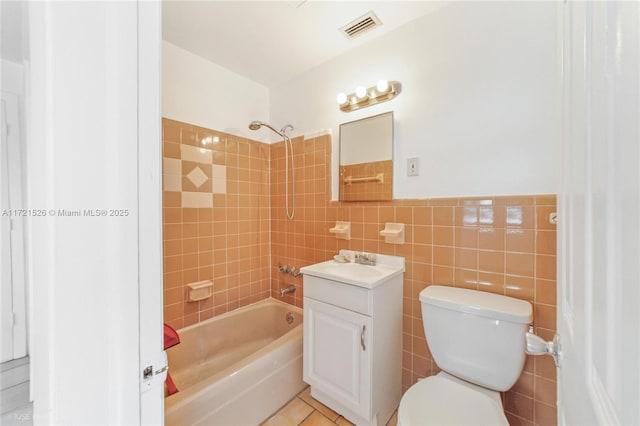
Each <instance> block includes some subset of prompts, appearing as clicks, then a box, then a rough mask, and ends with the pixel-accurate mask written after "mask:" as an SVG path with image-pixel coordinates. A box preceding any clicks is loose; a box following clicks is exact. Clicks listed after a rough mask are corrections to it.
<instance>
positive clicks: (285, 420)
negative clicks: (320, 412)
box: [263, 398, 315, 426]
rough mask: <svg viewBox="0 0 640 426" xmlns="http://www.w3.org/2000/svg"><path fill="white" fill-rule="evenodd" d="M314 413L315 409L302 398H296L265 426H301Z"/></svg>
mask: <svg viewBox="0 0 640 426" xmlns="http://www.w3.org/2000/svg"><path fill="white" fill-rule="evenodd" d="M314 411H315V410H314V409H313V407H311V406H310V405H309V404H306V403H305V402H304V401H303V400H301V399H300V398H294V399H292V400H291V401H290V402H289V403H288V404H287V405H285V406H284V407H283V408H282V409H280V411H278V412H277V413H276V414H275V415H274V416H273V417H271V418H270V419H269V420H267V421H266V422H265V423H263V424H264V425H265V426H281V425H299V424H300V423H302V422H303V421H304V419H306V418H307V417H309V415H310V414H311V413H313V412H314Z"/></svg>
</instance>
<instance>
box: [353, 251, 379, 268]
mask: <svg viewBox="0 0 640 426" xmlns="http://www.w3.org/2000/svg"><path fill="white" fill-rule="evenodd" d="M355 262H356V263H360V264H361V265H370V266H376V255H375V254H373V253H356V255H355Z"/></svg>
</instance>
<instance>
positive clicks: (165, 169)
mask: <svg viewBox="0 0 640 426" xmlns="http://www.w3.org/2000/svg"><path fill="white" fill-rule="evenodd" d="M162 173H164V174H170V175H181V174H182V161H180V160H179V159H177V158H167V157H164V160H163V161H162Z"/></svg>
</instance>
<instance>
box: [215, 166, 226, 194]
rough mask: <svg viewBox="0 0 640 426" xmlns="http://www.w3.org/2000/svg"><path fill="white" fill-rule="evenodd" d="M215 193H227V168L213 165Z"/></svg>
mask: <svg viewBox="0 0 640 426" xmlns="http://www.w3.org/2000/svg"><path fill="white" fill-rule="evenodd" d="M213 193H214V194H226V193H227V166H218V165H217V164H214V165H213Z"/></svg>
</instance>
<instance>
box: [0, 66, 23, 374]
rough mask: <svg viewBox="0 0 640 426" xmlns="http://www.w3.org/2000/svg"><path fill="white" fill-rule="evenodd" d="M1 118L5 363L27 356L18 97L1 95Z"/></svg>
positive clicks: (1, 346) (1, 353) (0, 350)
mask: <svg viewBox="0 0 640 426" xmlns="http://www.w3.org/2000/svg"><path fill="white" fill-rule="evenodd" d="M3 66H4V65H3ZM0 117H1V119H2V125H1V127H0V138H1V142H2V144H1V146H0V204H1V212H0V259H1V261H0V279H1V281H0V284H1V287H2V288H1V291H2V293H1V296H0V303H1V306H0V323H1V327H2V332H1V334H0V338H1V339H2V340H1V342H0V362H5V361H9V360H12V359H17V358H21V357H24V356H26V355H27V321H26V283H25V267H24V248H23V247H24V246H23V244H24V232H23V225H24V218H25V216H24V211H23V210H22V207H23V203H22V155H21V138H20V130H21V128H20V120H19V108H18V95H17V94H15V93H11V92H7V91H4V90H3V91H2V92H1V99H0Z"/></svg>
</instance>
